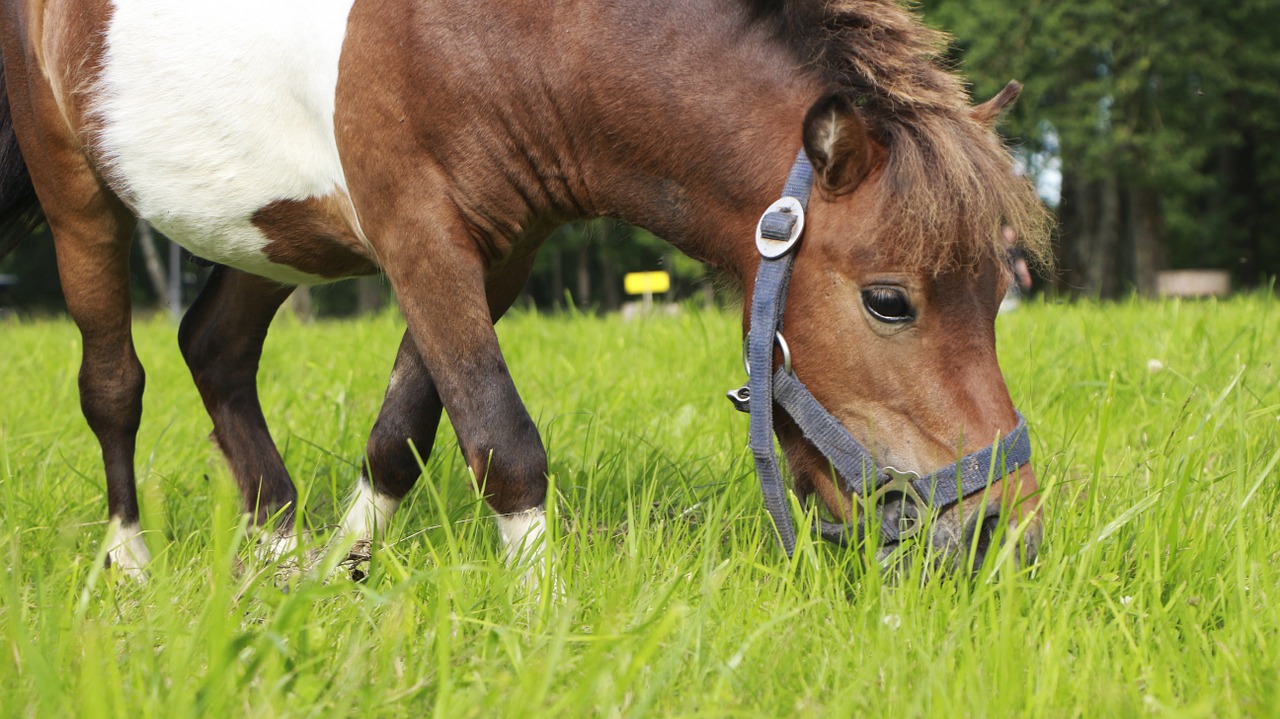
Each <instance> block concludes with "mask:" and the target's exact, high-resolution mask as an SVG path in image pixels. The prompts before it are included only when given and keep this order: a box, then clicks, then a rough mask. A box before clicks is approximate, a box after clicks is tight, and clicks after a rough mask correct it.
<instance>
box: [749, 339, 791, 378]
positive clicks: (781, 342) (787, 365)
mask: <svg viewBox="0 0 1280 719" xmlns="http://www.w3.org/2000/svg"><path fill="white" fill-rule="evenodd" d="M750 339H751V338H750V337H743V338H742V368H743V369H745V370H746V371H747V378H748V379H749V378H750V377H751V362H750V361H749V360H748V359H747V343H748V342H749V341H750ZM773 341H774V342H777V343H778V349H780V350H782V369H783V371H785V372H786V373H787V374H794V373H793V372H792V371H791V347H790V346H789V345H788V344H787V338H785V337H783V336H782V333H781V332H774V333H773Z"/></svg>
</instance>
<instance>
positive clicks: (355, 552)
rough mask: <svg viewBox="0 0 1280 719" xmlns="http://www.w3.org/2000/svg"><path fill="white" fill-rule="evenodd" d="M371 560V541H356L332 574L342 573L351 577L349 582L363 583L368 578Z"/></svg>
mask: <svg viewBox="0 0 1280 719" xmlns="http://www.w3.org/2000/svg"><path fill="white" fill-rule="evenodd" d="M371 559H373V541H372V540H370V539H359V540H356V543H355V544H353V545H351V549H348V550H347V556H345V557H343V558H342V559H341V560H340V561H339V562H338V566H337V567H336V568H335V569H334V573H335V574H336V573H337V572H343V573H345V574H346V575H347V576H349V577H351V581H353V582H363V581H364V580H365V579H367V578H368V577H369V572H368V567H369V561H370V560H371Z"/></svg>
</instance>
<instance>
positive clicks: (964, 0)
mask: <svg viewBox="0 0 1280 719" xmlns="http://www.w3.org/2000/svg"><path fill="white" fill-rule="evenodd" d="M916 7H917V10H918V11H919V12H921V13H922V14H923V16H924V18H925V20H926V21H927V22H929V23H930V24H932V25H934V26H936V27H939V28H941V29H943V30H946V31H947V32H949V33H951V34H952V35H953V36H954V38H955V45H954V47H953V49H952V52H951V56H950V61H951V63H952V64H953V65H954V67H955V68H956V69H957V70H958V71H960V72H961V73H962V74H964V75H965V76H966V77H967V78H968V80H969V81H970V82H971V83H972V90H973V96H974V98H975V101H981V100H985V99H987V98H988V97H990V96H992V95H994V94H995V93H996V92H998V91H999V90H1000V88H1001V87H1003V86H1004V84H1005V83H1006V82H1008V81H1009V80H1011V79H1017V80H1019V81H1021V82H1022V83H1024V85H1025V86H1026V87H1025V90H1024V91H1023V95H1022V99H1021V100H1020V101H1019V102H1018V103H1017V105H1016V106H1015V107H1014V109H1013V111H1012V112H1011V113H1010V114H1009V116H1008V117H1007V118H1006V120H1005V122H1004V124H1003V126H1002V132H1003V133H1004V134H1005V135H1006V137H1007V138H1008V139H1009V140H1010V142H1011V143H1012V144H1013V146H1014V147H1015V149H1016V153H1017V155H1018V158H1019V160H1020V165H1021V171H1023V172H1025V173H1027V174H1028V176H1030V177H1031V178H1032V179H1033V180H1034V181H1035V183H1036V186H1037V187H1038V188H1039V191H1040V195H1041V197H1042V198H1043V200H1044V202H1045V203H1046V205H1048V206H1049V207H1050V208H1051V209H1052V210H1053V211H1054V212H1055V213H1056V215H1057V218H1058V231H1057V237H1056V242H1055V246H1056V255H1057V267H1056V269H1055V270H1054V271H1053V272H1052V273H1051V274H1048V275H1043V274H1042V275H1039V276H1037V277H1036V278H1035V282H1034V286H1033V289H1032V292H1040V293H1050V294H1053V295H1055V296H1058V297H1070V296H1086V297H1094V298H1102V299H1110V298H1117V297H1123V296H1127V295H1129V294H1133V293H1137V294H1141V295H1151V296H1154V295H1159V294H1216V293H1222V292H1226V291H1229V290H1236V289H1249V288H1256V287H1259V286H1265V287H1270V286H1271V283H1272V278H1273V277H1274V276H1275V274H1276V273H1277V272H1278V271H1280V229H1277V228H1280V113H1278V112H1277V110H1278V109H1280V51H1278V50H1280V48H1278V40H1277V38H1280V0H1240V1H1238V2H1230V3H1228V2H1219V1H1213V0H1120V1H1118V2H1113V1H1112V0H1070V1H1068V0H926V1H925V2H922V3H918V4H917V5H916ZM188 259H189V258H187V257H186V255H185V254H184V253H183V252H182V251H181V250H179V249H178V248H176V247H173V246H171V245H170V243H169V242H168V241H167V240H165V238H163V237H162V236H159V235H157V234H155V233H153V232H151V231H150V230H149V228H146V227H140V228H139V233H138V241H137V242H136V243H135V247H134V258H133V266H134V273H133V280H134V282H133V285H134V296H135V302H136V304H137V306H138V307H139V309H140V310H141V311H144V312H145V311H147V309H153V310H155V311H165V310H166V309H167V310H168V311H172V312H177V311H180V310H181V308H182V306H184V305H185V304H187V303H189V302H190V301H191V300H192V299H193V298H194V296H195V293H196V292H197V291H198V288H199V285H200V283H201V281H202V279H203V275H204V273H205V272H207V270H206V269H204V268H202V267H200V266H198V265H197V264H195V263H192V262H190V261H188ZM652 270H663V271H666V272H668V273H669V274H670V276H671V289H670V290H669V291H668V292H666V293H665V294H664V296H663V297H662V298H661V299H664V300H667V301H673V300H684V299H688V298H691V297H695V298H701V299H702V300H703V301H706V302H713V301H715V298H716V292H717V290H716V289H715V283H714V278H713V277H711V276H709V275H708V273H707V272H706V270H705V269H704V268H703V267H702V266H701V265H699V264H698V263H696V262H694V261H692V260H689V259H687V258H685V257H683V256H682V255H680V254H679V253H677V252H676V251H675V250H673V249H672V248H671V247H670V246H669V245H667V244H666V243H665V242H663V241H662V240H661V239H659V238H657V237H655V236H653V235H652V234H650V233H649V232H647V231H645V230H643V229H641V228H637V227H633V226H631V225H628V224H626V223H623V222H619V221H615V220H610V219H600V220H591V221H584V222H578V223H574V224H572V225H566V226H565V227H562V228H560V229H559V230H558V231H557V232H556V233H555V234H554V235H553V236H552V237H551V238H550V240H549V241H548V242H547V244H546V246H545V248H544V249H543V251H542V252H541V254H540V255H539V257H538V261H537V264H536V266H535V268H534V274H533V277H532V278H531V279H530V281H529V284H528V286H527V287H526V290H525V297H524V298H523V300H522V302H523V304H524V305H526V306H536V307H538V308H539V309H540V310H547V311H554V310H557V309H565V308H568V307H570V306H572V307H575V308H577V309H578V310H584V311H605V312H607V311H614V310H618V309H620V308H622V307H623V305H624V304H626V303H627V302H629V301H631V300H634V299H636V298H633V297H628V296H627V295H626V294H625V293H624V291H623V286H624V283H623V276H624V275H625V273H628V272H638V271H652ZM1179 270H1181V271H1194V273H1187V272H1182V273H1178V272H1175V271H1179ZM1180 283H1181V284H1180ZM1187 283H1189V284H1187ZM389 302H391V296H390V290H389V287H388V286H387V283H386V282H385V280H383V279H382V278H367V279H362V280H355V281H349V282H342V283H338V284H334V285H328V286H324V287H319V288H312V289H311V290H310V291H309V292H299V293H296V296H295V299H294V301H293V302H292V306H293V308H294V311H296V312H298V313H300V314H303V315H311V316H346V315H353V314H358V313H362V312H369V311H376V310H378V309H380V308H382V307H385V306H386V305H387V304H388V303H389ZM61 309H62V296H61V288H60V287H59V285H58V280H57V274H56V271H55V267H54V260H53V248H52V243H51V242H49V241H48V238H47V237H43V238H40V239H37V240H35V241H29V242H27V243H25V244H24V245H23V247H22V248H21V249H20V250H19V251H18V252H16V253H14V254H13V255H12V256H11V257H9V258H7V259H6V260H4V261H3V262H0V313H6V314H13V313H17V314H23V315H39V314H47V313H56V312H59V311H61Z"/></svg>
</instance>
